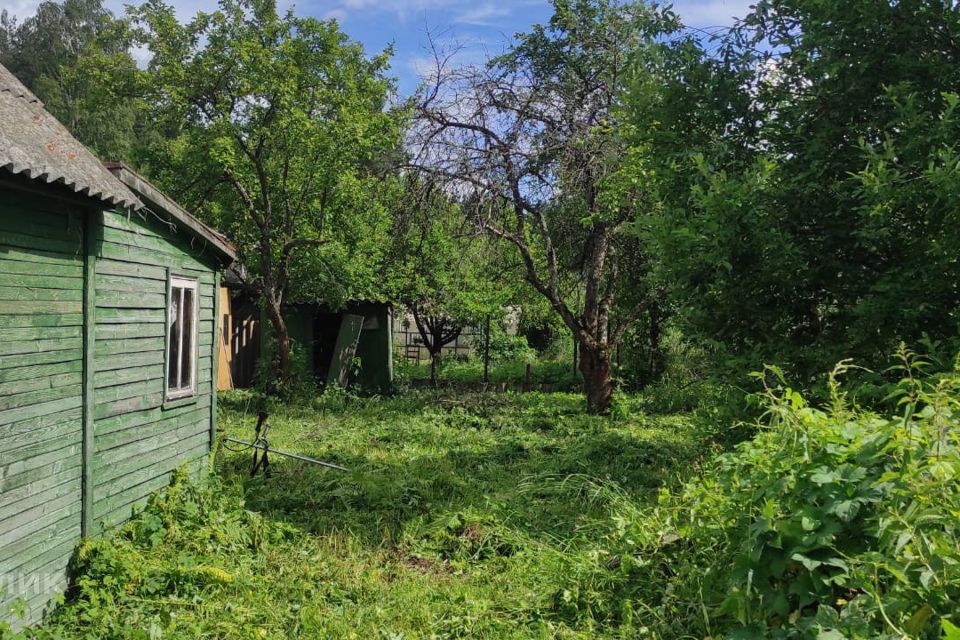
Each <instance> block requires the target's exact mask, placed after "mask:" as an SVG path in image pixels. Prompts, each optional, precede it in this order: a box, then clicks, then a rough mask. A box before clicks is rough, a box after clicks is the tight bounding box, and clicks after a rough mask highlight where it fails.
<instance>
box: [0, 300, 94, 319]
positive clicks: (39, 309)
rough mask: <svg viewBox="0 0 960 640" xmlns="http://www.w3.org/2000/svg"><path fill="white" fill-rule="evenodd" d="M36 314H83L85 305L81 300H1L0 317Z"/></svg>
mask: <svg viewBox="0 0 960 640" xmlns="http://www.w3.org/2000/svg"><path fill="white" fill-rule="evenodd" d="M35 313H83V303H82V302H81V301H79V300H68V301H50V300H33V301H22V300H0V315H11V316H19V315H26V314H30V315H33V314H35Z"/></svg>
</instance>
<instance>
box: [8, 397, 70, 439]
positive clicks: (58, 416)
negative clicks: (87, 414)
mask: <svg viewBox="0 0 960 640" xmlns="http://www.w3.org/2000/svg"><path fill="white" fill-rule="evenodd" d="M75 404H76V406H74V407H72V408H68V409H64V410H61V411H54V412H51V413H47V414H45V415H42V416H37V417H34V418H30V419H28V420H21V421H19V422H12V423H10V424H6V425H4V426H3V434H4V437H5V438H11V439H17V438H21V437H28V438H30V437H34V436H33V434H36V437H38V438H42V437H43V434H45V433H47V432H49V431H50V430H55V429H61V428H62V426H61V425H64V424H68V423H71V424H74V425H76V424H79V422H80V420H81V419H82V415H81V414H82V411H81V408H80V404H81V403H80V402H76V403H75Z"/></svg>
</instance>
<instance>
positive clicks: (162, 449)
mask: <svg viewBox="0 0 960 640" xmlns="http://www.w3.org/2000/svg"><path fill="white" fill-rule="evenodd" d="M174 426H175V428H174V429H168V430H166V431H160V432H158V433H156V434H151V435H149V436H145V437H144V438H142V439H140V440H137V441H134V442H131V443H130V444H128V445H126V446H122V447H115V448H113V449H108V450H106V451H101V452H99V453H98V454H97V457H96V462H95V464H94V468H95V469H96V470H97V482H98V483H99V484H105V483H107V482H109V481H110V480H112V479H113V478H116V477H118V476H120V475H122V474H124V473H129V472H131V471H133V470H134V469H136V468H137V467H138V466H147V465H149V464H150V463H151V461H152V460H163V459H165V458H166V457H167V454H169V453H170V452H172V451H173V450H175V449H178V448H180V447H181V446H182V445H183V443H185V442H189V443H190V445H189V446H191V447H193V446H196V445H197V443H196V442H193V440H194V439H195V438H197V437H198V436H200V437H206V436H207V421H206V419H205V418H204V419H202V420H200V421H199V422H196V423H194V424H187V425H183V424H180V425H177V424H176V423H174ZM144 456H147V457H146V458H145V457H144Z"/></svg>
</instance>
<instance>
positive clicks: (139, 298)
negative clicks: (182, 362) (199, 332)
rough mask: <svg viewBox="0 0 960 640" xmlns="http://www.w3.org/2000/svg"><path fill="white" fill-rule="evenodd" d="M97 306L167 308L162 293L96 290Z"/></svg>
mask: <svg viewBox="0 0 960 640" xmlns="http://www.w3.org/2000/svg"><path fill="white" fill-rule="evenodd" d="M0 295H2V292H0ZM97 306H98V307H104V308H113V309H161V310H162V309H166V307H167V297H166V294H164V293H128V292H125V291H109V290H105V289H97Z"/></svg>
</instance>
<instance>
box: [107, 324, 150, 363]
mask: <svg viewBox="0 0 960 640" xmlns="http://www.w3.org/2000/svg"><path fill="white" fill-rule="evenodd" d="M118 326H123V325H118ZM163 350H164V345H163V337H159V338H139V339H129V340H107V339H98V340H97V343H96V349H95V351H94V355H96V356H109V355H119V354H125V353H143V352H147V351H159V352H160V355H159V356H157V357H158V358H159V359H160V361H161V362H162V361H163ZM98 361H99V362H102V361H100V360H98Z"/></svg>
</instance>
